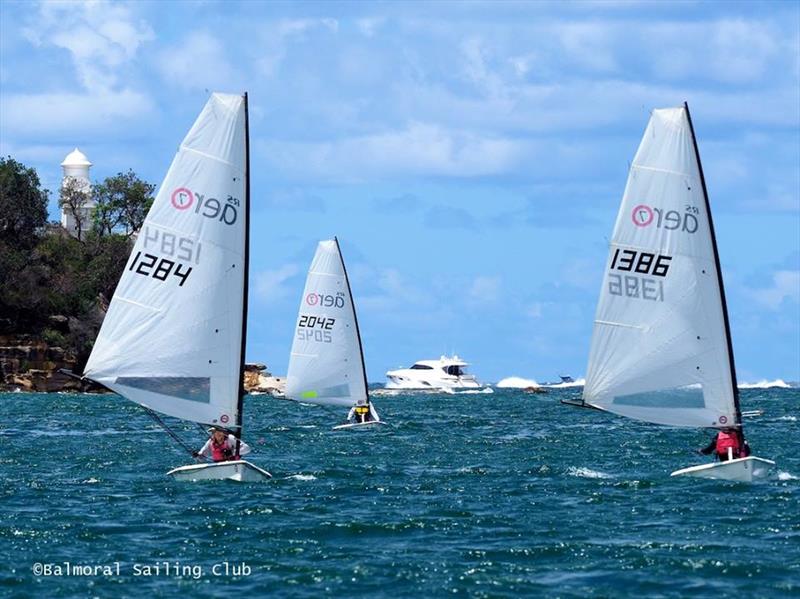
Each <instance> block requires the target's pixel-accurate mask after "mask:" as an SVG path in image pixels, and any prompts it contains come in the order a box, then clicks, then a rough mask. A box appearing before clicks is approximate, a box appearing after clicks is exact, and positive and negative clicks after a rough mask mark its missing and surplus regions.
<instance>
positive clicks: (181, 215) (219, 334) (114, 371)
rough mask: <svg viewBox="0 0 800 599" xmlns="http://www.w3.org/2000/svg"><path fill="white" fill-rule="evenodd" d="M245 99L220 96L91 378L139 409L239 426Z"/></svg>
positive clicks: (144, 235) (140, 259)
mask: <svg viewBox="0 0 800 599" xmlns="http://www.w3.org/2000/svg"><path fill="white" fill-rule="evenodd" d="M245 135H246V133H245V107H244V98H243V97H241V96H236V95H223V94H213V95H212V96H211V98H210V99H209V101H208V103H207V104H206V105H205V108H203V111H202V112H201V113H200V116H199V117H198V118H197V120H196V121H195V123H194V125H193V126H192V128H191V130H190V131H189V134H188V135H187V136H186V138H185V139H184V140H183V143H182V144H181V146H180V148H179V150H178V153H177V154H176V156H175V159H174V160H173V161H172V165H171V166H170V168H169V171H168V172H167V175H166V177H165V178H164V181H163V183H162V184H161V188H160V189H159V191H158V194H157V195H156V198H155V201H154V203H153V206H152V207H151V208H150V211H149V212H148V214H147V218H146V219H145V221H144V225H143V226H142V229H141V230H140V231H139V234H138V237H137V239H136V244H135V245H134V248H133V251H132V252H131V255H130V258H129V259H128V263H127V265H126V267H125V271H124V272H123V275H122V278H121V279H120V281H119V284H118V285H117V289H116V292H115V293H114V297H113V299H112V300H111V304H110V306H109V309H108V313H107V314H106V317H105V320H104V322H103V326H102V329H101V330H100V334H99V336H98V338H97V341H96V342H95V345H94V349H93V351H92V355H91V357H90V358H89V362H88V363H87V365H86V368H85V369H84V374H85V375H86V376H87V377H88V378H90V379H92V380H95V381H97V382H99V383H102V384H103V385H105V386H106V387H108V388H110V389H112V390H114V391H116V392H117V393H119V394H120V395H123V396H124V397H126V398H128V399H130V400H132V401H134V402H136V403H139V404H141V405H143V406H146V407H148V408H151V409H153V410H156V411H158V412H161V413H163V414H167V415H169V416H175V417H177V418H182V419H185V420H192V421H195V422H201V423H211V424H217V423H218V424H222V425H225V426H230V427H232V426H235V425H236V422H237V404H238V393H239V387H240V385H241V381H240V361H241V351H242V348H241V339H242V318H243V301H244V295H243V293H244V276H245V226H246V223H245V219H246V216H245V201H246V199H245V177H246V173H245Z"/></svg>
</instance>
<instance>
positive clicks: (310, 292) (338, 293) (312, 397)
mask: <svg viewBox="0 0 800 599" xmlns="http://www.w3.org/2000/svg"><path fill="white" fill-rule="evenodd" d="M286 397H288V398H289V399H293V400H295V401H299V402H304V403H313V404H318V405H322V406H345V407H349V408H351V412H353V413H354V412H356V411H360V412H364V413H365V415H366V418H367V419H366V420H365V421H364V422H348V423H346V424H341V425H339V426H335V427H334V430H343V429H364V428H369V427H373V426H375V425H380V424H383V422H382V421H381V419H380V417H379V416H378V414H377V412H376V411H375V406H373V405H372V402H370V397H369V389H368V387H367V371H366V369H365V367H364V351H363V349H362V347H361V335H360V333H359V330H358V320H357V318H356V310H355V305H354V304H353V295H352V293H351V291H350V281H349V279H348V278H347V270H346V269H345V266H344V259H343V258H342V252H341V249H340V248H339V240H338V239H337V238H335V237H334V238H333V239H332V240H327V241H320V242H319V244H318V245H317V252H316V254H314V260H313V261H312V262H311V268H310V269H309V271H308V278H307V279H306V286H305V289H304V290H303V297H302V299H301V300H300V312H299V314H298V317H297V326H296V328H295V334H294V341H293V342H292V353H291V356H290V358H289V370H288V373H287V375H286Z"/></svg>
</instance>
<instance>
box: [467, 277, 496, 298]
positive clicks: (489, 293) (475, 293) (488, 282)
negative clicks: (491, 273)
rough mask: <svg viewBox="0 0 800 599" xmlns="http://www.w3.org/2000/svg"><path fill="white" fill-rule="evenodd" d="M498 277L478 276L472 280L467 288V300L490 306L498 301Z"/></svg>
mask: <svg viewBox="0 0 800 599" xmlns="http://www.w3.org/2000/svg"><path fill="white" fill-rule="evenodd" d="M501 286H502V284H501V279H500V277H487V276H478V277H475V279H473V281H472V284H471V285H470V288H469V292H468V295H469V298H470V300H471V301H472V302H473V303H477V304H492V303H494V302H496V301H497V300H498V299H500V293H501Z"/></svg>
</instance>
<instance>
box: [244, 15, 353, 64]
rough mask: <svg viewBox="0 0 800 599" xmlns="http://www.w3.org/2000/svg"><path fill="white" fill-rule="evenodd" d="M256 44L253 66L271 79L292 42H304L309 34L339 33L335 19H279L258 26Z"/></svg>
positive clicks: (337, 22)
mask: <svg viewBox="0 0 800 599" xmlns="http://www.w3.org/2000/svg"><path fill="white" fill-rule="evenodd" d="M259 29H260V30H259V32H258V34H257V37H258V40H257V43H258V44H259V46H260V52H259V57H258V58H257V59H256V61H255V64H256V67H257V69H258V71H259V73H260V74H262V75H264V76H267V77H273V76H275V75H276V74H277V72H278V69H279V68H280V66H281V64H282V63H283V61H284V59H285V58H286V55H287V51H288V49H287V48H288V45H289V44H290V43H292V41H294V40H305V39H306V38H307V37H309V34H313V33H318V32H320V31H322V32H326V31H327V32H328V33H332V34H336V33H337V32H338V31H339V21H337V20H336V19H280V20H278V21H277V22H272V21H269V22H267V23H264V24H262V25H261V26H260V28H259Z"/></svg>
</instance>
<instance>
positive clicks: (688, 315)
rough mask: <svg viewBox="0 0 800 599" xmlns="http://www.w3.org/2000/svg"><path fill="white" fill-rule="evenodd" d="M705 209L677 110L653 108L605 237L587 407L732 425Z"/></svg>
mask: <svg viewBox="0 0 800 599" xmlns="http://www.w3.org/2000/svg"><path fill="white" fill-rule="evenodd" d="M706 206H707V203H706V200H705V194H704V190H703V186H702V182H701V176H700V165H699V164H698V159H697V155H696V153H695V147H694V139H693V135H692V131H691V127H690V123H689V117H688V113H687V110H686V109H685V108H675V109H665V110H655V111H653V113H652V116H651V118H650V122H649V124H648V126H647V130H646V131H645V133H644V137H643V139H642V142H641V145H640V146H639V150H638V152H637V153H636V157H635V158H634V160H633V164H632V166H631V170H630V174H629V176H628V183H627V186H626V188H625V195H624V196H623V199H622V205H621V206H620V210H619V214H618V215H617V222H616V225H615V227H614V234H613V237H612V240H611V251H610V253H609V258H608V263H607V268H606V272H605V276H604V279H603V286H602V288H601V290H600V300H599V304H598V306H597V314H596V317H595V324H594V333H593V337H592V345H591V352H590V356H589V366H588V372H587V375H586V385H585V387H584V395H583V398H584V401H585V402H586V403H587V404H590V405H593V406H595V407H599V408H601V409H604V410H608V411H610V412H614V413H617V414H620V415H623V416H628V417H631V418H636V419H639V420H646V421H649V422H654V423H659V424H666V425H674V426H696V427H723V426H726V425H727V426H731V425H733V424H736V405H735V396H734V393H735V389H734V386H733V376H732V375H733V373H732V372H731V367H732V366H731V365H732V359H731V356H730V355H729V349H728V348H729V346H728V337H727V331H726V325H725V317H724V313H723V306H722V296H721V291H720V281H721V278H720V277H719V276H718V272H717V267H716V259H715V254H714V247H713V243H712V234H713V232H712V229H711V222H710V218H709V214H708V213H707V209H706Z"/></svg>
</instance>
